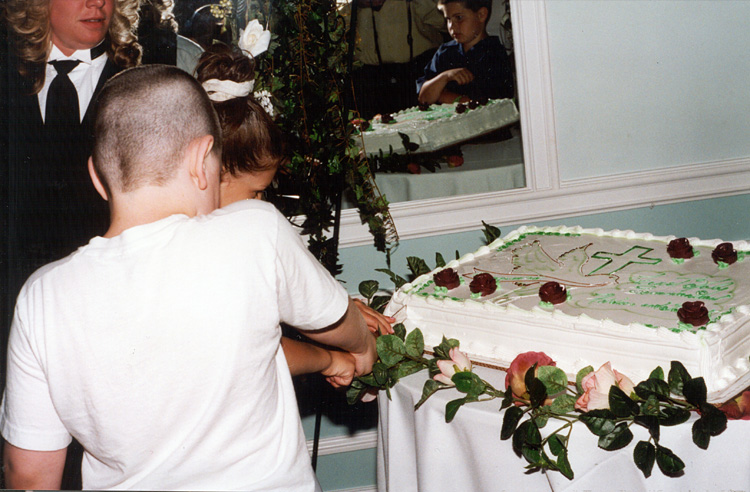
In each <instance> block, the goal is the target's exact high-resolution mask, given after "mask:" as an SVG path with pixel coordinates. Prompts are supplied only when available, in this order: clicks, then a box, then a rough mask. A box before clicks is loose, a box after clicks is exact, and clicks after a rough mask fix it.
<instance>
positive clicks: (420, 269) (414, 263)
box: [406, 256, 430, 277]
mask: <svg viewBox="0 0 750 492" xmlns="http://www.w3.org/2000/svg"><path fill="white" fill-rule="evenodd" d="M406 263H407V264H408V265H409V270H410V271H411V273H412V274H413V275H414V276H415V277H419V276H420V275H424V274H425V273H430V267H428V266H427V263H425V261H424V260H423V259H422V258H418V257H416V256H408V257H407V258H406Z"/></svg>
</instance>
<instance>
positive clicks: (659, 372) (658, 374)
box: [648, 366, 664, 473]
mask: <svg viewBox="0 0 750 492" xmlns="http://www.w3.org/2000/svg"><path fill="white" fill-rule="evenodd" d="M648 378H649V379H661V380H662V381H664V369H662V368H661V366H658V367H657V368H656V369H654V370H653V371H651V374H649V375H648ZM651 465H652V466H653V463H651ZM649 473H651V472H649Z"/></svg>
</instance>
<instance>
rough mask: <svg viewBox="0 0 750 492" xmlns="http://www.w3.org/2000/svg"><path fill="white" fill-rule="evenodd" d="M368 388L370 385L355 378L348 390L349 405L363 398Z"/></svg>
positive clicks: (347, 400)
mask: <svg viewBox="0 0 750 492" xmlns="http://www.w3.org/2000/svg"><path fill="white" fill-rule="evenodd" d="M367 388H368V387H367V386H366V385H365V384H363V383H362V382H361V381H358V380H356V379H355V380H354V381H352V384H351V385H350V386H349V388H347V390H346V402H347V403H348V404H349V405H354V404H355V403H357V402H358V401H359V400H360V399H361V398H362V395H363V394H364V393H365V391H367Z"/></svg>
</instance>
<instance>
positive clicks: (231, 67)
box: [195, 44, 284, 176]
mask: <svg viewBox="0 0 750 492" xmlns="http://www.w3.org/2000/svg"><path fill="white" fill-rule="evenodd" d="M195 71H196V77H197V79H198V82H200V83H203V82H205V81H207V80H211V79H218V80H231V81H233V82H240V83H242V82H248V81H251V80H253V79H254V77H255V63H254V62H253V61H252V60H251V59H250V58H249V57H248V56H247V55H246V54H245V53H244V52H242V51H241V50H240V49H238V48H235V47H231V46H228V45H225V44H214V45H211V46H209V48H208V49H207V50H206V51H205V52H204V53H203V54H202V55H201V57H200V60H199V61H198V66H197V67H196V69H195ZM213 105H214V108H215V109H216V112H217V113H218V115H219V122H220V124H221V130H222V133H223V135H224V137H223V142H222V143H223V145H222V152H221V160H222V171H223V172H228V173H231V174H232V175H235V176H236V175H238V174H242V173H256V172H261V171H267V170H269V169H274V168H275V167H277V166H279V165H280V164H281V163H282V162H283V161H284V141H283V135H282V133H281V130H280V129H279V127H278V126H277V125H276V123H274V121H273V119H271V116H269V114H268V113H267V112H266V110H265V109H263V107H262V106H261V105H260V104H258V102H257V101H256V100H255V98H254V97H253V95H252V93H251V94H249V95H248V96H245V97H237V98H234V99H230V100H228V101H222V102H214V103H213Z"/></svg>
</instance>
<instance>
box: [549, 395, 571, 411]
mask: <svg viewBox="0 0 750 492" xmlns="http://www.w3.org/2000/svg"><path fill="white" fill-rule="evenodd" d="M575 408H576V398H575V397H574V396H572V395H568V394H565V393H563V394H562V395H560V396H558V397H557V398H555V399H554V400H553V401H552V405H550V410H551V411H552V413H554V414H557V415H564V414H566V413H569V412H572V411H573V410H575Z"/></svg>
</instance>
